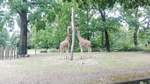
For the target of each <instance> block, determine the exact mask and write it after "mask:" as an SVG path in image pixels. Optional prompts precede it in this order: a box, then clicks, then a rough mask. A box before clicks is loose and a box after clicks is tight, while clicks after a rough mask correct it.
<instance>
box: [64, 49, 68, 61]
mask: <svg viewBox="0 0 150 84" xmlns="http://www.w3.org/2000/svg"><path fill="white" fill-rule="evenodd" d="M68 55H69V49H67V50H66V55H65V56H66V59H68Z"/></svg>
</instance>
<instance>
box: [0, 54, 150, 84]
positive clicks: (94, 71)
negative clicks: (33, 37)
mask: <svg viewBox="0 0 150 84" xmlns="http://www.w3.org/2000/svg"><path fill="white" fill-rule="evenodd" d="M66 55H68V54H60V53H49V54H38V55H31V56H30V57H29V58H19V59H13V60H1V61H0V84H113V83H115V82H120V81H126V80H133V79H141V78H148V77H150V53H144V52H111V53H105V52H100V53H98V52H95V53H84V54H80V53H75V56H74V60H73V61H70V60H65V59H64V56H66ZM81 56H83V57H84V58H83V59H82V60H81V59H80V57H81Z"/></svg>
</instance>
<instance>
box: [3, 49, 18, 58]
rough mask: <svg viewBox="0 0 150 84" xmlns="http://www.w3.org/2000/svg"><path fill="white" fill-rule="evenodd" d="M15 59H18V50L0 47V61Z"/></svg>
mask: <svg viewBox="0 0 150 84" xmlns="http://www.w3.org/2000/svg"><path fill="white" fill-rule="evenodd" d="M15 58H18V55H17V49H16V48H9V47H6V48H3V47H0V60H2V59H15Z"/></svg>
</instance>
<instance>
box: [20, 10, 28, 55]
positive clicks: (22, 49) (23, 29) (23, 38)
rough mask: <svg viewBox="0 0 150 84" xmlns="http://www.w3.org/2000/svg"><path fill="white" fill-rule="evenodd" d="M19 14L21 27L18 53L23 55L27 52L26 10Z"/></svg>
mask: <svg viewBox="0 0 150 84" xmlns="http://www.w3.org/2000/svg"><path fill="white" fill-rule="evenodd" d="M19 16H20V20H21V28H20V44H19V53H18V54H19V55H20V56H23V57H24V56H25V55H26V54H27V12H26V11H23V10H22V11H21V12H20V13H19Z"/></svg>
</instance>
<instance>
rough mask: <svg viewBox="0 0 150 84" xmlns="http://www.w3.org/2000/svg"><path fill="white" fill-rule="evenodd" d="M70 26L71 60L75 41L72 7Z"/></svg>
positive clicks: (72, 10)
mask: <svg viewBox="0 0 150 84" xmlns="http://www.w3.org/2000/svg"><path fill="white" fill-rule="evenodd" d="M71 27H72V44H71V59H70V60H73V52H74V43H75V28H74V9H73V7H72V8H71Z"/></svg>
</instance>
